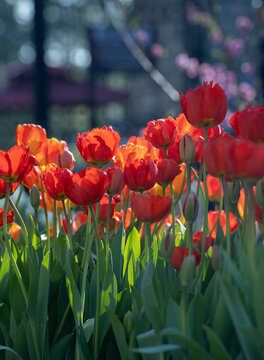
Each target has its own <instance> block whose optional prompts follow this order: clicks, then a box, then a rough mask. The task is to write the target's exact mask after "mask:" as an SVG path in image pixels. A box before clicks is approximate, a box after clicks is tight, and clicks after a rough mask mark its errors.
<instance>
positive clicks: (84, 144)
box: [77, 126, 120, 166]
mask: <svg viewBox="0 0 264 360" xmlns="http://www.w3.org/2000/svg"><path fill="white" fill-rule="evenodd" d="M119 143H120V136H119V134H118V133H117V132H116V131H114V130H113V128H112V126H109V127H106V126H103V127H102V128H101V129H98V128H97V129H92V130H91V131H88V132H84V133H82V134H81V135H80V134H78V136H77V148H78V150H79V152H80V154H81V156H82V158H83V159H84V161H86V162H87V164H89V165H94V166H102V165H104V164H107V163H108V162H110V161H111V160H112V158H113V156H114V155H115V153H116V151H117V149H118V146H119Z"/></svg>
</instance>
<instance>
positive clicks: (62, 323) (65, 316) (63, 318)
mask: <svg viewBox="0 0 264 360" xmlns="http://www.w3.org/2000/svg"><path fill="white" fill-rule="evenodd" d="M70 308H71V306H70V303H68V305H67V307H66V309H65V311H64V314H63V317H62V319H61V322H60V324H59V326H58V328H57V331H56V333H55V336H54V340H53V342H52V346H51V347H53V346H54V345H55V344H56V342H57V340H58V338H59V336H60V333H61V330H62V328H63V325H64V323H65V320H66V318H67V315H68V312H69V310H70Z"/></svg>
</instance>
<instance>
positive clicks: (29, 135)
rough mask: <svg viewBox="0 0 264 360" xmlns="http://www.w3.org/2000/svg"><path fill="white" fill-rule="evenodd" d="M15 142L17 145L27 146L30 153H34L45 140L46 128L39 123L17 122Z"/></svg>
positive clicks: (38, 150)
mask: <svg viewBox="0 0 264 360" xmlns="http://www.w3.org/2000/svg"><path fill="white" fill-rule="evenodd" d="M16 142H17V145H23V146H24V147H28V148H29V152H30V154H32V155H36V154H37V153H38V152H40V150H41V148H42V147H43V146H44V145H45V144H46V142H47V135H46V130H45V129H43V128H42V127H41V126H39V125H34V124H23V125H21V124H19V125H17V128H16Z"/></svg>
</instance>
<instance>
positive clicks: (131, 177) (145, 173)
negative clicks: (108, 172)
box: [124, 159, 158, 192]
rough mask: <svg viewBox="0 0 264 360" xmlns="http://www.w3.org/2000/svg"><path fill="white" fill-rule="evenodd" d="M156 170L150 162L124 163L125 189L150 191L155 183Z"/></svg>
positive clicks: (142, 160)
mask: <svg viewBox="0 0 264 360" xmlns="http://www.w3.org/2000/svg"><path fill="white" fill-rule="evenodd" d="M157 173H158V169H157V166H156V165H155V163H154V161H152V160H144V159H141V160H135V161H133V162H129V163H126V165H125V169H124V178H125V183H126V185H127V187H128V188H129V189H130V190H133V191H140V192H141V191H145V190H149V189H151V188H152V187H153V186H154V185H155V183H156V181H157Z"/></svg>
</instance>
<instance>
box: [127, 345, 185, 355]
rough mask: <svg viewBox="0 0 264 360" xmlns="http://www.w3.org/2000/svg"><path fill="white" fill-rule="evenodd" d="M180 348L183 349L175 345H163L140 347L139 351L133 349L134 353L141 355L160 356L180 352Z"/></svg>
mask: <svg viewBox="0 0 264 360" xmlns="http://www.w3.org/2000/svg"><path fill="white" fill-rule="evenodd" d="M180 348H181V347H180V346H179V345H175V344H163V345H156V346H147V347H140V348H137V349H132V351H133V352H136V353H140V354H160V353H164V352H166V351H172V350H178V349H180Z"/></svg>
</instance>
